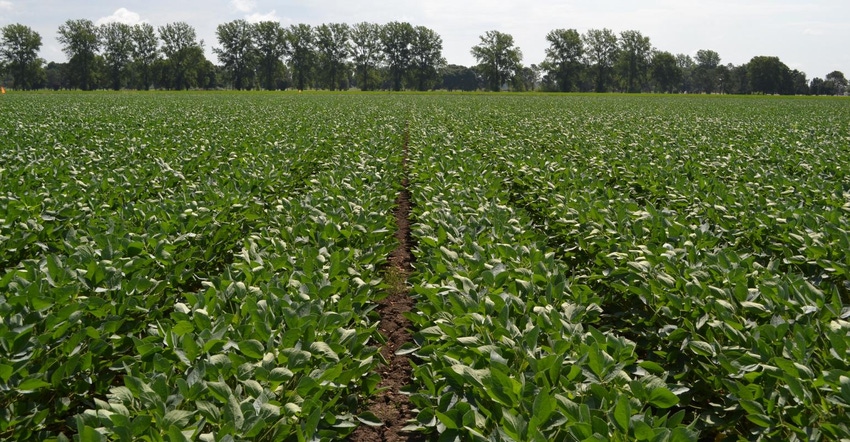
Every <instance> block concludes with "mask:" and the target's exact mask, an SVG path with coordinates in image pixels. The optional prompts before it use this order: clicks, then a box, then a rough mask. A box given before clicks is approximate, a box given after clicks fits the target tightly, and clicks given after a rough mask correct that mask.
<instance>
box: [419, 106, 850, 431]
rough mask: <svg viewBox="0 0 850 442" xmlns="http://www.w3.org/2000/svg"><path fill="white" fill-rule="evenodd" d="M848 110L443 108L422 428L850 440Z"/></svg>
mask: <svg viewBox="0 0 850 442" xmlns="http://www.w3.org/2000/svg"><path fill="white" fill-rule="evenodd" d="M830 105H834V106H830ZM843 105H844V103H840V102H813V101H793V100H790V101H752V100H740V101H730V100H711V99H708V100H690V101H688V100H681V99H662V98H657V99H655V100H628V99H624V98H622V97H615V98H593V99H589V98H574V99H573V100H572V101H566V100H559V99H544V98H539V99H538V100H537V101H535V102H533V105H529V103H528V102H522V101H514V100H506V99H501V98H495V97H491V98H489V99H487V100H482V99H458V100H455V101H453V102H452V103H451V106H446V105H444V103H438V104H435V105H434V106H433V108H431V109H429V110H428V111H427V115H428V117H427V120H424V121H421V125H420V127H421V133H420V134H417V136H414V137H412V139H414V140H418V141H419V142H418V144H415V145H413V146H412V151H413V152H417V154H418V155H419V156H418V157H417V158H416V161H414V164H415V166H413V167H414V170H415V175H414V176H415V179H414V181H415V182H414V188H415V189H416V191H415V192H414V199H415V200H416V204H417V208H418V212H417V214H416V217H417V222H418V224H417V229H418V230H417V239H418V240H419V244H420V246H419V256H418V262H419V263H421V265H420V266H419V267H420V268H418V269H417V270H420V272H419V274H418V280H417V285H416V286H415V290H417V292H418V293H419V295H420V296H421V299H420V301H419V308H420V309H421V310H422V311H423V312H424V313H425V315H423V316H422V317H420V318H419V321H418V323H417V325H418V326H419V327H420V329H419V331H418V335H417V342H416V346H415V348H414V349H412V350H411V351H413V352H414V354H415V355H417V356H418V357H419V358H420V360H421V362H420V364H419V365H418V367H417V369H416V374H417V379H416V382H417V383H418V386H419V389H420V392H419V393H417V394H415V395H414V396H413V397H414V399H415V400H416V401H417V405H419V406H420V407H422V409H423V411H422V412H421V413H420V415H419V418H418V422H417V426H419V427H420V428H423V429H427V428H434V429H436V430H437V431H439V432H441V433H442V434H444V435H453V436H455V438H456V439H458V440H471V439H481V440H488V439H489V440H541V441H543V440H694V439H696V438H702V439H706V440H713V439H723V438H731V439H737V438H742V439H765V440H835V439H845V438H848V437H850V429H848V424H847V422H850V413H848V411H850V369H848V367H850V353H848V344H850V340H849V339H848V333H850V322H848V321H847V317H848V316H850V308H848V304H850V282H848V274H849V273H850V254H848V253H847V251H848V250H850V236H848V235H850V221H848V214H850V178H848V176H847V170H850V168H849V167H848V166H850V149H848V146H850V125H848V123H847V121H850V120H848V108H847V107H846V106H843ZM842 106H843V107H842ZM458 159H461V160H458Z"/></svg>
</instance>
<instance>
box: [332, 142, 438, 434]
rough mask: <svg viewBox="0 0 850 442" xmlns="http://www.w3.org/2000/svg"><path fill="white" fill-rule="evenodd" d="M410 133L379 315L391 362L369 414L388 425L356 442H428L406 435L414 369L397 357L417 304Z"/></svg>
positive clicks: (363, 430) (367, 430) (365, 430)
mask: <svg viewBox="0 0 850 442" xmlns="http://www.w3.org/2000/svg"><path fill="white" fill-rule="evenodd" d="M408 143H409V132H408V130H407V129H405V134H404V145H403V147H402V149H403V152H402V154H403V156H402V161H401V167H402V174H403V177H404V178H403V180H402V189H401V191H399V193H398V196H397V197H396V201H395V203H396V208H395V221H396V227H397V230H396V233H395V237H396V239H397V240H398V246H397V247H396V248H395V250H393V252H392V253H390V256H389V259H388V263H387V268H386V269H385V272H384V278H385V281H386V282H387V283H388V284H389V285H390V286H391V287H390V289H389V295H388V296H387V297H386V298H384V299H383V300H382V301H380V302H379V303H378V304H379V306H378V309H377V311H378V314H380V315H381V323H380V325H379V331H380V332H381V334H382V335H383V336H384V338H385V339H386V344H385V345H384V347H383V348H381V355H382V356H383V357H384V359H386V360H387V361H388V364H387V365H386V366H382V367H380V368H379V369H380V370H381V383H380V384H378V388H380V389H382V391H381V392H380V393H378V394H377V395H375V397H374V398H373V399H372V400H371V401H370V402H369V411H371V412H372V413H374V414H375V416H377V417H378V418H379V419H380V420H381V422H383V423H384V425H382V426H380V427H370V426H368V425H360V426H359V427H358V428H357V430H355V431H354V433H353V434H352V435H351V437H350V438H349V440H350V441H352V442H396V441H424V440H425V438H424V436H423V435H421V434H417V433H406V432H403V431H402V428H404V427H405V426H406V425H407V422H408V421H409V420H411V419H414V418H415V417H416V416H415V414H414V412H413V408H414V407H413V404H411V403H410V400H409V399H408V397H407V395H405V394H403V393H401V391H400V390H401V388H402V387H404V386H406V385H408V384H410V376H411V371H412V369H411V366H410V360H409V359H408V358H407V356H399V355H396V354H395V353H396V351H397V350H398V349H399V348H400V347H401V346H402V345H403V344H405V343H408V342H411V336H410V332H409V331H408V329H409V328H410V326H411V323H410V321H409V320H408V319H407V318H405V317H404V314H405V313H406V312H409V311H411V310H412V309H413V305H414V301H413V298H411V297H410V296H409V295H410V293H409V291H410V290H409V288H408V286H407V277H408V275H409V274H410V272H411V271H412V270H413V260H414V257H413V252H412V250H413V241H412V239H411V235H410V209H411V203H410V191H409V189H408V186H409V182H408V179H407V153H408Z"/></svg>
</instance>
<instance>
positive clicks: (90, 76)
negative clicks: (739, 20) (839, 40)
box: [0, 19, 848, 95]
mask: <svg viewBox="0 0 850 442" xmlns="http://www.w3.org/2000/svg"><path fill="white" fill-rule="evenodd" d="M216 37H217V40H218V46H217V47H214V48H213V50H212V51H213V53H214V54H215V55H216V56H217V57H218V62H219V64H214V63H212V62H211V61H209V60H208V59H207V58H206V56H205V53H204V42H203V41H199V40H198V38H197V35H196V32H195V29H194V28H193V27H192V26H190V25H189V24H187V23H185V22H174V23H169V24H166V25H164V26H159V27H157V28H155V27H154V26H152V25H150V24H147V23H142V24H137V25H134V26H131V25H127V24H123V23H107V24H103V25H99V26H98V25H95V24H94V23H93V22H92V21H91V20H87V19H79V20H68V21H66V22H65V23H64V24H62V25H61V26H60V27H59V29H58V33H57V40H58V42H59V43H60V44H61V45H62V49H63V51H64V53H65V55H66V56H67V57H68V60H67V62H64V63H56V62H50V63H46V62H45V60H43V59H41V58H39V57H38V53H39V50H40V49H41V46H42V37H41V35H39V34H38V33H37V32H35V31H34V30H33V29H31V28H30V27H28V26H25V25H23V24H19V23H16V24H9V25H6V26H4V27H2V28H0V81H2V85H3V86H5V87H6V88H9V89H16V90H35V89H53V90H60V89H79V90H95V89H114V90H122V89H136V90H149V89H165V90H185V89H237V90H252V89H253V90H285V89H298V90H305V89H326V90H347V89H353V88H356V89H360V90H393V91H400V90H416V91H428V90H435V89H444V90H449V91H455V90H460V91H476V90H490V91H550V92H555V91H559V92H631V93H638V92H656V93H709V94H710V93H723V94H753V93H757V94H783V95H845V94H847V93H848V88H847V86H848V82H847V79H846V78H845V77H844V74H843V73H842V72H840V71H833V72H830V73H829V74H827V75H826V76H825V78H814V79H812V80H811V81H810V80H808V79H807V78H806V74H805V73H803V72H800V71H799V70H796V69H790V68H789V67H788V66H787V65H785V64H784V63H783V62H782V61H781V60H780V59H779V58H778V57H771V56H756V57H753V58H752V59H751V60H750V61H749V62H748V63H746V64H743V65H739V66H735V65H733V64H731V63H730V64H726V65H724V64H721V63H720V55H719V54H718V53H717V52H715V51H712V50H707V49H705V50H700V51H697V53H696V56H695V57H691V56H690V55H687V54H677V55H674V54H672V53H670V52H666V51H661V50H658V49H656V48H654V47H653V46H652V44H651V43H650V39H649V37H647V36H644V35H643V34H641V33H640V32H639V31H635V30H628V31H623V32H621V33H620V34H619V35H617V34H615V33H614V32H613V31H612V30H610V29H590V30H588V31H587V32H586V33H584V34H579V32H578V31H577V30H575V29H555V30H552V31H550V32H549V33H548V34H547V35H546V40H547V42H548V43H549V47H548V48H546V57H545V59H544V60H543V61H542V62H541V63H539V64H531V65H529V66H526V65H523V64H522V58H523V57H522V51H521V50H520V48H519V47H517V45H516V44H515V43H514V39H513V37H512V36H511V35H510V34H506V33H502V32H499V31H495V30H494V31H488V32H486V33H484V34H483V35H481V36H480V42H479V43H478V44H477V45H475V46H473V47H472V48H471V49H470V51H471V54H472V55H473V57H474V58H475V60H476V61H477V62H478V64H477V65H475V66H469V67H467V66H459V65H454V64H447V63H446V60H445V58H444V57H443V55H442V51H443V41H442V38H441V37H440V35H439V34H438V33H437V32H435V31H434V30H432V29H429V28H427V27H424V26H413V25H411V24H410V23H406V22H397V21H396V22H390V23H386V24H383V25H380V24H376V23H368V22H362V23H357V24H354V25H348V24H345V23H329V24H322V25H320V26H311V25H307V24H296V25H291V26H289V27H284V26H282V25H281V24H280V23H279V22H274V21H264V22H259V23H249V22H247V21H246V20H234V21H231V22H228V23H224V24H221V25H219V26H218V27H217V28H216Z"/></svg>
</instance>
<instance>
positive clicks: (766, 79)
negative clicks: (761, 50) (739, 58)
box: [747, 56, 793, 94]
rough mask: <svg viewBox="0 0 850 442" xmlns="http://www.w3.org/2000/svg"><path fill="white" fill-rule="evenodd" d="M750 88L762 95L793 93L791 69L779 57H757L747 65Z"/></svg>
mask: <svg viewBox="0 0 850 442" xmlns="http://www.w3.org/2000/svg"><path fill="white" fill-rule="evenodd" d="M747 72H748V73H749V78H750V87H751V88H752V91H753V92H761V93H763V94H790V93H792V92H793V83H792V79H791V69H789V68H788V66H786V65H785V63H783V62H782V61H780V60H779V57H766V56H758V57H753V58H752V59H751V60H750V62H749V63H747Z"/></svg>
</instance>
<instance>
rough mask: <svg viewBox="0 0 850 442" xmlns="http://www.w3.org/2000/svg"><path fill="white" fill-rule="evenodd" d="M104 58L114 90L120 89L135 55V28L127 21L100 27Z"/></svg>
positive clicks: (99, 32)
mask: <svg viewBox="0 0 850 442" xmlns="http://www.w3.org/2000/svg"><path fill="white" fill-rule="evenodd" d="M98 34H99V35H100V41H101V46H102V47H103V58H104V61H105V62H106V67H107V69H108V70H109V79H110V83H111V86H112V89H113V90H116V91H117V90H120V89H121V84H122V82H123V80H124V77H126V74H127V67H128V65H129V64H130V60H131V59H132V56H133V28H132V27H130V25H128V24H125V23H117V22H112V23H106V24H103V25H101V26H100V27H99V28H98Z"/></svg>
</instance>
